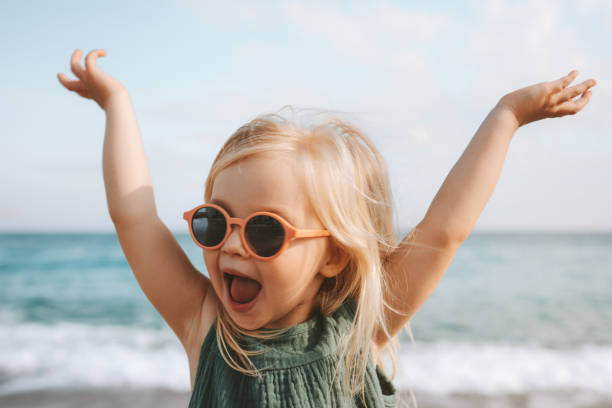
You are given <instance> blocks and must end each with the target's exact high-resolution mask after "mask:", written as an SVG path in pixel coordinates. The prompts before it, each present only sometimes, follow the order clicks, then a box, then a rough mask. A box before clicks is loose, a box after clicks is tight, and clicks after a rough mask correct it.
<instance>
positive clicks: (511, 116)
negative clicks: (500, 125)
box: [493, 98, 522, 129]
mask: <svg viewBox="0 0 612 408" xmlns="http://www.w3.org/2000/svg"><path fill="white" fill-rule="evenodd" d="M493 110H494V111H497V112H498V113H499V114H500V115H502V116H505V117H507V118H508V120H509V121H511V122H512V123H513V124H514V126H515V127H516V128H517V129H518V128H519V127H520V126H521V125H522V123H521V119H520V115H519V114H518V112H517V109H516V108H515V107H514V106H513V105H512V104H511V103H508V102H507V101H506V100H505V99H504V98H501V99H500V100H499V102H497V105H495V107H494V108H493Z"/></svg>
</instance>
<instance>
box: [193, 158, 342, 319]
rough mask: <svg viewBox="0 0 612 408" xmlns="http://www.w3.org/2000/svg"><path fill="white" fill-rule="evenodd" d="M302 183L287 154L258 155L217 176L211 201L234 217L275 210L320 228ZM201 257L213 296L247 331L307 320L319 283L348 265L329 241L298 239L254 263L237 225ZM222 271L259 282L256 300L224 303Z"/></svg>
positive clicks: (293, 220)
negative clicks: (235, 305) (241, 308)
mask: <svg viewBox="0 0 612 408" xmlns="http://www.w3.org/2000/svg"><path fill="white" fill-rule="evenodd" d="M296 180H297V181H298V182H296ZM300 180H301V179H300V175H299V174H298V173H297V171H296V168H295V160H293V159H292V158H291V157H290V156H288V155H283V154H278V153H264V154H259V155H257V156H251V157H249V158H247V159H245V160H242V161H240V162H238V163H235V164H233V165H231V166H229V167H227V168H225V169H223V170H222V171H221V172H219V174H218V175H217V177H216V179H215V182H214V184H213V189H212V194H211V202H214V201H218V202H220V203H222V204H220V205H221V206H222V207H223V208H225V209H226V210H227V211H228V212H229V214H230V215H231V216H233V217H240V218H245V217H247V216H248V215H250V214H252V213H253V212H255V211H263V210H266V211H267V210H268V209H269V208H276V209H279V210H280V213H279V215H281V216H282V217H283V218H285V219H286V220H287V221H289V223H291V224H292V225H293V226H294V227H296V228H300V229H301V228H304V229H324V228H323V225H322V224H321V222H320V221H319V220H318V218H317V217H316V216H315V214H314V211H313V208H312V206H311V205H310V203H309V201H308V199H307V197H306V196H305V195H304V188H303V187H302V185H301V182H300ZM203 256H204V262H205V263H206V269H207V270H208V274H209V276H210V280H211V284H212V287H213V288H214V293H215V294H216V296H217V298H218V299H219V300H220V301H221V302H222V303H223V305H224V307H225V309H226V310H227V311H228V313H229V314H230V316H231V317H232V319H233V320H234V322H236V324H238V325H239V326H241V327H243V328H245V329H250V330H253V329H257V328H261V327H264V328H281V327H287V326H292V325H294V324H298V323H301V322H304V321H306V320H307V319H308V318H309V317H311V316H312V314H313V312H314V310H313V306H314V305H313V302H314V299H315V297H316V294H317V293H318V291H319V288H320V286H321V283H322V282H323V280H324V279H325V278H327V277H332V276H335V275H336V274H337V273H339V272H340V271H341V270H342V269H343V268H344V266H345V265H346V263H347V262H348V258H347V257H343V255H342V254H339V253H338V252H334V251H332V250H331V241H330V239H329V238H328V237H317V238H304V239H301V238H300V239H296V240H293V241H291V242H290V243H289V246H288V247H287V249H285V251H284V252H282V253H281V254H280V255H279V256H278V257H276V258H274V259H272V260H267V261H262V260H257V259H255V258H253V257H252V256H250V255H249V253H248V252H247V251H246V249H245V248H244V247H243V245H242V241H241V240H240V235H239V227H238V226H237V225H234V226H233V227H232V232H231V235H230V236H229V237H228V239H227V241H226V242H225V243H224V244H223V246H222V247H221V248H219V249H217V250H214V251H210V250H203ZM221 268H233V269H236V270H238V271H239V272H242V273H244V274H246V275H247V276H249V277H252V278H254V279H256V280H257V281H259V282H260V283H261V284H262V289H261V290H262V293H261V294H260V298H259V299H258V300H257V302H256V303H255V305H254V307H253V308H252V309H251V310H249V311H247V312H236V311H234V310H233V309H232V308H231V307H230V305H229V304H228V303H227V299H226V297H225V288H224V281H223V274H222V273H221V272H220V269H221Z"/></svg>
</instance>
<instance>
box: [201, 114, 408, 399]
mask: <svg viewBox="0 0 612 408" xmlns="http://www.w3.org/2000/svg"><path fill="white" fill-rule="evenodd" d="M281 110H282V109H281ZM292 112H293V110H292ZM271 151H272V152H285V153H292V154H293V157H294V158H295V160H296V166H297V168H298V169H301V170H302V173H303V177H304V178H303V181H304V185H305V188H306V196H307V197H308V198H309V200H310V203H311V205H312V208H313V209H314V210H315V213H316V215H317V217H318V218H319V219H320V221H321V223H322V224H323V226H324V228H326V229H327V230H329V231H330V233H331V239H332V245H335V246H337V248H339V249H340V250H342V251H346V252H347V253H348V254H349V255H350V260H349V263H348V265H347V266H346V267H345V268H344V269H343V270H342V271H341V272H340V273H339V274H338V275H337V276H336V277H335V278H331V279H327V280H326V281H324V282H323V284H322V285H321V289H320V290H319V294H318V296H317V299H316V300H315V307H318V310H319V311H320V314H321V315H322V316H324V317H325V316H328V315H329V314H331V313H332V312H334V311H335V310H336V309H337V308H338V307H340V306H341V305H342V304H343V302H344V301H345V300H346V299H347V298H348V297H349V296H353V297H354V298H355V300H356V301H357V310H356V314H355V318H354V323H353V325H352V327H351V330H350V331H349V332H348V333H347V334H346V336H345V337H344V339H343V341H342V342H341V344H342V346H341V350H340V356H341V359H340V360H339V361H342V360H344V365H345V369H346V371H345V372H346V378H345V382H346V385H347V387H348V390H349V392H350V393H351V394H355V393H356V392H358V391H361V393H362V395H363V392H364V387H365V372H366V365H367V362H368V354H369V350H370V348H371V346H372V341H373V339H374V337H375V334H378V338H380V333H381V332H382V333H384V334H385V335H386V337H387V338H388V339H389V340H390V341H389V342H388V343H387V346H386V347H385V348H386V349H387V351H388V352H389V356H390V359H391V362H392V365H393V375H392V377H391V379H393V378H394V377H395V374H396V361H395V349H396V348H397V339H396V338H391V336H390V335H389V331H388V329H387V326H386V324H385V314H384V311H385V309H386V308H390V306H389V305H388V304H387V302H385V299H383V294H384V293H385V292H386V291H385V288H386V286H387V285H388V284H389V282H388V279H387V276H386V274H385V267H386V263H387V261H388V259H389V257H390V255H391V253H392V252H393V251H394V250H395V249H396V248H397V239H396V235H395V231H394V225H395V223H394V222H393V221H394V211H393V205H392V194H391V188H390V183H389V177H388V173H387V167H386V165H385V162H384V160H383V158H382V156H381V155H380V153H379V152H378V150H377V149H376V148H375V146H374V145H373V143H372V142H371V141H370V140H369V139H368V137H367V136H366V135H365V134H364V133H363V132H362V131H360V130H359V129H358V128H357V127H355V126H353V125H351V124H349V123H347V122H346V121H343V120H340V119H338V118H337V117H332V116H326V115H323V120H322V121H321V122H320V123H315V124H313V123H310V124H309V125H307V126H301V125H299V124H297V123H294V121H292V120H288V119H286V118H285V117H283V116H282V115H281V114H279V113H270V114H264V115H259V116H257V117H256V118H254V119H253V120H251V121H249V122H248V123H246V124H245V125H243V126H241V127H240V128H239V129H238V130H236V131H235V132H234V133H233V134H232V135H231V136H230V138H229V139H228V140H227V141H226V142H225V144H224V145H223V147H222V148H221V150H220V151H219V153H218V154H217V156H216V158H215V160H214V162H213V164H212V167H211V170H210V173H209V175H208V178H207V180H206V192H205V200H206V202H208V201H209V200H210V198H211V194H212V187H213V183H214V181H215V178H216V176H217V174H219V172H220V171H221V170H223V169H225V168H226V167H228V166H230V165H232V164H234V163H236V162H238V161H239V160H242V159H245V158H247V157H249V156H252V155H255V154H258V153H264V152H271ZM391 310H393V309H391ZM286 330H287V329H286V328H285V329H279V330H275V331H268V332H266V333H263V332H260V331H258V330H244V329H242V328H240V327H239V326H237V325H236V324H235V323H234V322H233V321H232V319H231V318H230V317H229V315H228V314H227V312H226V311H225V310H224V308H223V305H222V304H221V303H219V306H218V308H217V325H216V331H217V342H218V344H219V350H220V351H221V354H222V356H223V358H224V359H225V361H226V363H227V364H228V365H229V366H231V367H232V368H233V369H235V370H237V371H240V372H242V373H244V374H247V375H252V376H260V375H261V374H260V372H259V370H258V369H257V367H255V366H254V365H253V364H252V362H251V360H250V359H249V356H252V355H255V354H259V353H261V350H258V351H252V350H246V349H243V348H242V347H241V346H240V342H239V340H240V338H241V337H242V336H251V337H255V338H271V337H274V336H276V335H278V334H281V333H283V332H284V331H286ZM228 348H229V349H232V350H233V351H234V352H235V354H236V355H237V356H238V358H239V360H240V364H239V363H238V362H236V360H235V359H234V358H233V357H232V355H231V353H230V351H229V349H228ZM375 364H376V362H375Z"/></svg>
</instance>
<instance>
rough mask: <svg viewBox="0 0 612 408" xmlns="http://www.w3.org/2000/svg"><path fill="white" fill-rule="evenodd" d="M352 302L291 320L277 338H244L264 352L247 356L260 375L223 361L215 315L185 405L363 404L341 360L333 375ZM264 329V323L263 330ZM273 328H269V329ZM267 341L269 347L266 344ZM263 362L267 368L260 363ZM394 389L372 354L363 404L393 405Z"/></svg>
mask: <svg viewBox="0 0 612 408" xmlns="http://www.w3.org/2000/svg"><path fill="white" fill-rule="evenodd" d="M356 306H357V305H356V302H355V300H354V299H353V298H352V297H350V298H348V299H347V300H346V301H345V302H344V304H343V305H342V306H340V307H339V308H338V309H337V310H336V311H334V312H333V313H332V314H331V315H329V316H327V317H325V318H324V317H322V316H321V315H315V316H313V317H311V318H310V319H308V320H307V321H305V322H303V323H300V324H297V325H294V326H291V328H290V329H289V331H287V332H286V333H284V334H282V335H281V337H278V338H275V339H268V340H261V339H255V338H253V337H250V338H248V339H247V343H248V344H249V348H250V349H262V348H263V347H265V349H266V352H265V353H264V354H260V355H256V356H252V357H250V358H251V361H252V362H253V364H255V366H256V367H257V368H259V369H260V370H261V372H262V375H263V378H262V379H258V378H257V377H252V376H248V375H245V374H242V373H240V372H238V371H236V370H234V369H232V368H231V367H230V366H228V365H227V363H226V362H225V360H223V357H221V354H220V352H219V349H218V347H217V341H216V330H215V327H216V321H215V322H214V323H213V325H212V326H211V328H210V330H209V331H208V334H207V335H206V337H205V339H204V341H203V343H202V348H201V349H200V358H199V362H198V369H197V372H196V378H195V381H194V387H193V392H192V394H191V400H190V401H189V408H196V407H236V408H238V407H239V408H244V407H300V408H307V407H316V408H321V407H364V404H363V400H362V399H361V393H358V394H357V395H356V396H354V397H351V395H350V394H349V393H348V391H347V390H346V387H345V385H344V384H345V382H344V381H345V380H344V375H345V374H344V364H343V363H341V364H340V367H341V369H340V371H339V375H336V376H334V368H335V365H334V363H335V362H337V361H338V357H337V355H335V354H334V351H337V345H338V341H339V339H340V335H341V334H342V333H344V332H345V331H346V330H348V329H349V328H350V326H351V324H352V321H353V317H354V315H355V311H356ZM265 330H266V329H263V331H265ZM268 330H271V329H268ZM266 346H267V347H266ZM263 367H266V368H263ZM397 401H398V394H397V391H396V389H395V387H394V386H393V384H392V383H391V382H390V381H389V380H388V378H387V377H386V376H385V374H384V372H383V371H382V370H381V369H380V367H379V366H376V368H374V366H373V363H372V356H371V354H370V357H369V360H368V364H367V371H366V377H365V403H366V405H365V406H367V407H369V408H370V407H371V408H374V407H395V406H396V405H397Z"/></svg>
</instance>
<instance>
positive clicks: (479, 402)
mask: <svg viewBox="0 0 612 408" xmlns="http://www.w3.org/2000/svg"><path fill="white" fill-rule="evenodd" d="M414 394H415V396H416V399H417V403H418V407H419V408H447V407H453V408H487V407H499V406H503V407H508V408H526V407H531V406H537V407H539V408H549V407H550V408H552V407H558V406H563V407H575V408H609V407H611V406H612V395H606V396H600V395H596V394H586V393H581V392H572V391H558V392H555V391H541V392H531V393H529V394H506V395H482V394H475V393H463V394H450V395H437V394H427V393H424V392H419V391H415V392H414ZM190 396H191V394H190V393H189V392H184V391H174V390H170V389H167V388H119V387H112V388H83V389H58V388H56V389H45V390H32V391H22V392H15V393H11V394H5V395H0V406H2V407H7V408H8V407H10V408H34V407H37V408H77V407H84V406H86V407H88V408H102V407H118V408H119V407H131V408H141V407H142V408H145V407H147V408H176V407H187V405H188V404H189V399H190ZM398 406H399V407H411V408H412V407H413V405H410V394H409V393H408V392H401V404H399V405H398Z"/></svg>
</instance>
